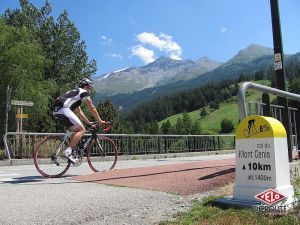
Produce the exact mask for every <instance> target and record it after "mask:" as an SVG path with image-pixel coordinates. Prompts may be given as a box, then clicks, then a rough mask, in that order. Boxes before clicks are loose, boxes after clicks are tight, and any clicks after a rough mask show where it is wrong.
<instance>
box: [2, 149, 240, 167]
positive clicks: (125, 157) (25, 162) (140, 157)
mask: <svg viewBox="0 0 300 225" xmlns="http://www.w3.org/2000/svg"><path fill="white" fill-rule="evenodd" d="M234 152H235V150H221V151H206V152H178V153H166V154H145V155H120V156H118V160H145V159H167V158H181V157H194V156H206V155H221V154H231V153H234ZM83 160H84V161H86V158H84V159H83ZM33 164H34V163H33V159H32V158H30V159H12V160H8V159H5V160H0V167H1V166H20V165H33Z"/></svg>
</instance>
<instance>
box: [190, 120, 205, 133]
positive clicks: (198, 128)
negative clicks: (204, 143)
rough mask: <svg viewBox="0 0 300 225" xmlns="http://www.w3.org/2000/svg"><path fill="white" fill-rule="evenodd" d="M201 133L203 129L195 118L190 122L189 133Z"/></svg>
mask: <svg viewBox="0 0 300 225" xmlns="http://www.w3.org/2000/svg"><path fill="white" fill-rule="evenodd" d="M202 133H203V129H202V126H201V123H200V121H199V120H195V121H194V122H193V124H192V128H191V134H194V135H199V134H202Z"/></svg>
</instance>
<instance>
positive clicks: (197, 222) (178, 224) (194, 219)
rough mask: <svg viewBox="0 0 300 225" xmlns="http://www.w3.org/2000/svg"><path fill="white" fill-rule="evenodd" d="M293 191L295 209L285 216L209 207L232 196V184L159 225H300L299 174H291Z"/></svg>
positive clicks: (249, 210)
mask: <svg viewBox="0 0 300 225" xmlns="http://www.w3.org/2000/svg"><path fill="white" fill-rule="evenodd" d="M291 173H292V174H291V177H292V179H291V183H292V185H293V186H294V190H295V195H294V197H295V201H296V204H295V207H294V208H293V209H291V210H290V211H288V212H287V213H285V214H281V215H275V214H274V213H269V214H267V213H260V212H256V211H254V210H252V209H221V208H218V207H214V206H211V202H212V201H213V200H216V199H219V198H223V197H224V196H229V195H232V188H233V184H230V185H227V186H225V187H223V188H222V191H221V193H222V194H224V195H222V196H208V197H206V198H204V199H203V200H202V201H196V202H195V203H194V205H193V206H192V208H191V210H190V211H188V212H184V213H178V214H176V215H175V216H174V218H173V219H172V220H169V221H163V222H160V223H159V225H298V224H300V173H299V171H298V172H297V174H295V173H293V171H292V172H291Z"/></svg>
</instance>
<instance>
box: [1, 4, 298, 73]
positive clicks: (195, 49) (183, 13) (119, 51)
mask: <svg viewBox="0 0 300 225" xmlns="http://www.w3.org/2000/svg"><path fill="white" fill-rule="evenodd" d="M29 2H30V3H32V4H33V5H35V6H36V7H38V8H40V7H41V6H43V5H44V2H45V1H44V0H29ZM49 2H50V4H51V6H52V16H54V18H55V19H57V17H58V15H60V14H61V13H63V11H64V10H66V11H67V12H68V14H69V19H70V20H71V21H72V22H74V24H75V26H76V27H77V29H78V31H79V32H80V34H81V40H83V41H85V42H86V45H87V53H88V56H89V60H91V59H95V60H96V62H97V67H98V71H97V73H96V75H103V74H105V73H109V72H112V71H116V70H120V69H123V68H126V67H140V66H144V65H146V64H147V63H150V62H152V61H154V60H155V59H158V58H159V57H161V56H166V57H171V58H173V59H177V60H181V59H182V60H187V59H189V60H194V61H195V60H197V59H199V58H201V57H204V56H206V57H209V58H210V59H213V60H216V61H219V62H226V61H228V60H229V59H230V58H232V57H233V56H234V55H236V54H237V53H238V52H239V51H240V50H242V49H244V48H246V47H247V46H249V45H250V44H259V45H263V46H266V47H271V48H273V36H272V23H271V9H270V0H226V1H225V0H151V1H150V0H49ZM278 2H279V8H280V20H281V32H282V40H283V49H284V53H287V54H294V53H297V52H300V0H278ZM17 7H19V0H0V14H2V13H3V12H4V11H5V10H6V9H7V8H10V9H14V8H17Z"/></svg>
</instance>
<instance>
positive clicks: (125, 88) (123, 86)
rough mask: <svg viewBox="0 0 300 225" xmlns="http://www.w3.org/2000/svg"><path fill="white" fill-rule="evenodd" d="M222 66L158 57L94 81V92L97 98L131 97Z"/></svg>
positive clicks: (204, 61) (202, 60)
mask: <svg viewBox="0 0 300 225" xmlns="http://www.w3.org/2000/svg"><path fill="white" fill-rule="evenodd" d="M221 64H222V63H219V62H216V61H213V60H211V59H209V58H207V57H203V58H200V59H199V60H197V61H196V62H193V61H192V60H174V59H171V58H168V57H161V58H159V59H157V60H156V61H154V62H152V63H149V64H147V65H145V66H143V67H140V68H134V67H130V68H124V69H122V70H118V71H114V72H112V73H108V74H104V75H102V76H101V77H100V78H98V79H96V80H95V83H94V88H95V90H96V92H97V95H101V96H112V95H116V94H120V93H132V92H136V91H140V90H143V89H145V88H151V87H155V86H159V85H164V84H168V83H172V82H176V81H181V80H189V79H192V78H194V77H197V76H199V75H201V74H203V73H206V72H208V71H211V70H213V69H215V68H217V67H218V66H220V65H221Z"/></svg>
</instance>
